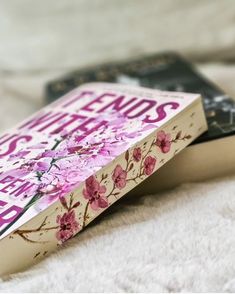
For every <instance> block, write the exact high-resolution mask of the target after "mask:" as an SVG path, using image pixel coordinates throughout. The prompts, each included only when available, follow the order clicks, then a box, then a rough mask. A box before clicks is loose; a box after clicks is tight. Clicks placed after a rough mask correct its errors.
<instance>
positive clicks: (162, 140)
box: [156, 131, 171, 153]
mask: <svg viewBox="0 0 235 294" xmlns="http://www.w3.org/2000/svg"><path fill="white" fill-rule="evenodd" d="M156 145H157V146H158V147H159V148H160V149H161V151H162V152H163V153H167V152H169V151H170V149H171V135H170V134H166V133H165V132H164V131H160V132H158V133H157V140H156Z"/></svg>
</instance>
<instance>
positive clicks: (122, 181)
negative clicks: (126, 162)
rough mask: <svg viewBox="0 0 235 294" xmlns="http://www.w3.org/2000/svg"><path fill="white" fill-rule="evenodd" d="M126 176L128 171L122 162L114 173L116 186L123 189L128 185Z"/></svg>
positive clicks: (113, 177)
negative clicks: (122, 165)
mask: <svg viewBox="0 0 235 294" xmlns="http://www.w3.org/2000/svg"><path fill="white" fill-rule="evenodd" d="M126 178H127V172H126V171H125V170H124V169H123V168H122V167H121V165H120V164H118V165H117V166H116V167H115V169H114V171H113V175H112V179H113V182H114V185H115V187H117V188H118V189H119V190H121V189H123V188H124V187H125V186H126Z"/></svg>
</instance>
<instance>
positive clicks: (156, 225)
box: [0, 177, 235, 292]
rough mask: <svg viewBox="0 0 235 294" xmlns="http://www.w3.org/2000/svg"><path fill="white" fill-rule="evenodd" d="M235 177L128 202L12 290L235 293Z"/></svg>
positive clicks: (9, 287) (11, 284) (10, 284)
mask: <svg viewBox="0 0 235 294" xmlns="http://www.w3.org/2000/svg"><path fill="white" fill-rule="evenodd" d="M234 195H235V177H232V178H227V179H221V180H215V181H212V182H209V183H204V184H188V185H184V186H182V187H179V188H177V189H175V190H173V191H169V192H165V193H161V194H156V195H150V196H143V197H139V198H134V197H132V196H131V197H130V198H126V199H123V200H121V202H119V203H118V204H116V205H114V206H113V207H112V208H110V210H109V213H108V214H105V215H104V216H102V217H100V219H99V220H98V221H96V223H94V224H93V225H92V226H90V227H88V228H87V229H86V230H85V231H84V232H83V233H81V234H80V235H78V236H77V237H76V238H75V239H73V240H72V241H70V242H68V243H67V246H66V247H67V248H65V249H62V250H60V251H58V252H57V253H56V254H54V255H52V256H51V257H49V258H47V259H46V260H44V261H43V262H42V263H41V264H38V265H37V266H36V267H35V268H34V269H31V270H29V271H27V272H25V273H23V274H18V275H16V276H15V277H13V278H12V279H11V280H10V281H6V282H3V283H1V284H0V290H1V291H4V292H5V291H9V292H15V291H16V292H18V291H20V292H52V291H53V292H54V291H55V292H75V291H76V292H184V291H190V292H191V291H193V292H221V291H229V292H233V291H235V279H234V278H235V246H234V245H235V226H234V222H235V197H234Z"/></svg>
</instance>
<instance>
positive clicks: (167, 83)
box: [46, 52, 235, 194]
mask: <svg viewBox="0 0 235 294" xmlns="http://www.w3.org/2000/svg"><path fill="white" fill-rule="evenodd" d="M91 81H105V82H115V83H122V84H128V85H138V86H144V87H149V88H153V89H159V90H164V91H177V92H189V93H200V94H201V95H202V97H203V105H204V110H205V114H206V118H207V124H208V131H207V132H206V133H204V134H203V135H201V136H200V137H199V138H198V139H197V140H195V141H194V142H193V143H192V144H190V146H189V147H187V148H186V149H185V150H184V151H183V152H181V153H180V154H179V155H178V156H176V157H175V158H174V159H173V160H171V161H170V162H169V163H167V164H166V165H165V166H164V167H163V168H161V170H160V171H159V172H158V173H156V174H154V175H152V176H151V177H150V178H149V179H148V180H146V181H145V182H144V183H143V184H142V185H140V186H139V187H138V188H136V190H135V191H134V193H135V194H136V193H137V194H143V193H145V194H146V193H155V192H157V191H159V190H161V189H167V188H172V187H174V186H176V185H179V184H181V183H185V182H194V181H204V180H208V179H211V178H214V177H218V176H225V175H229V174H231V173H234V172H235V152H234V147H235V143H234V142H235V140H234V134H235V101H234V100H233V99H232V98H231V97H229V96H228V95H227V94H226V93H224V92H223V91H222V90H221V89H220V88H219V87H218V86H217V85H215V84H214V83H213V82H211V81H209V80H208V79H207V78H205V77H204V76H203V75H201V74H200V73H199V72H198V71H197V70H196V69H195V67H194V66H193V65H192V64H190V63H189V62H188V61H186V60H185V59H184V58H183V57H181V56H180V55H178V54H177V53H174V52H166V53H162V54H156V55H152V56H148V57H143V58H138V59H134V60H129V61H124V62H119V63H108V64H103V65H99V66H94V67H90V68H85V69H80V70H78V71H75V72H72V73H70V74H68V75H66V76H64V77H61V78H59V79H57V80H55V81H52V82H50V83H49V84H48V85H47V87H46V99H47V102H51V101H54V100H55V99H57V98H59V97H60V96H62V95H63V94H65V93H66V92H68V91H70V90H71V89H73V88H74V87H76V86H78V85H81V84H83V83H86V82H91Z"/></svg>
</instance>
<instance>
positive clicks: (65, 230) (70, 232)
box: [56, 210, 80, 243]
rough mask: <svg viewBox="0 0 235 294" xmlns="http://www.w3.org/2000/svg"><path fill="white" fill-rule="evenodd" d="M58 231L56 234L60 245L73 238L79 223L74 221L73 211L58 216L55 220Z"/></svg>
mask: <svg viewBox="0 0 235 294" xmlns="http://www.w3.org/2000/svg"><path fill="white" fill-rule="evenodd" d="M56 222H57V224H58V225H59V230H58V231H57V233H56V238H57V240H59V241H61V242H62V243H63V242H65V241H66V240H68V239H70V238H71V237H73V236H74V235H75V234H76V233H77V232H78V231H79V228H80V226H79V223H78V222H77V220H76V217H75V212H74V210H71V211H69V212H65V213H64V214H63V216H61V215H58V216H57V219H56Z"/></svg>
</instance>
